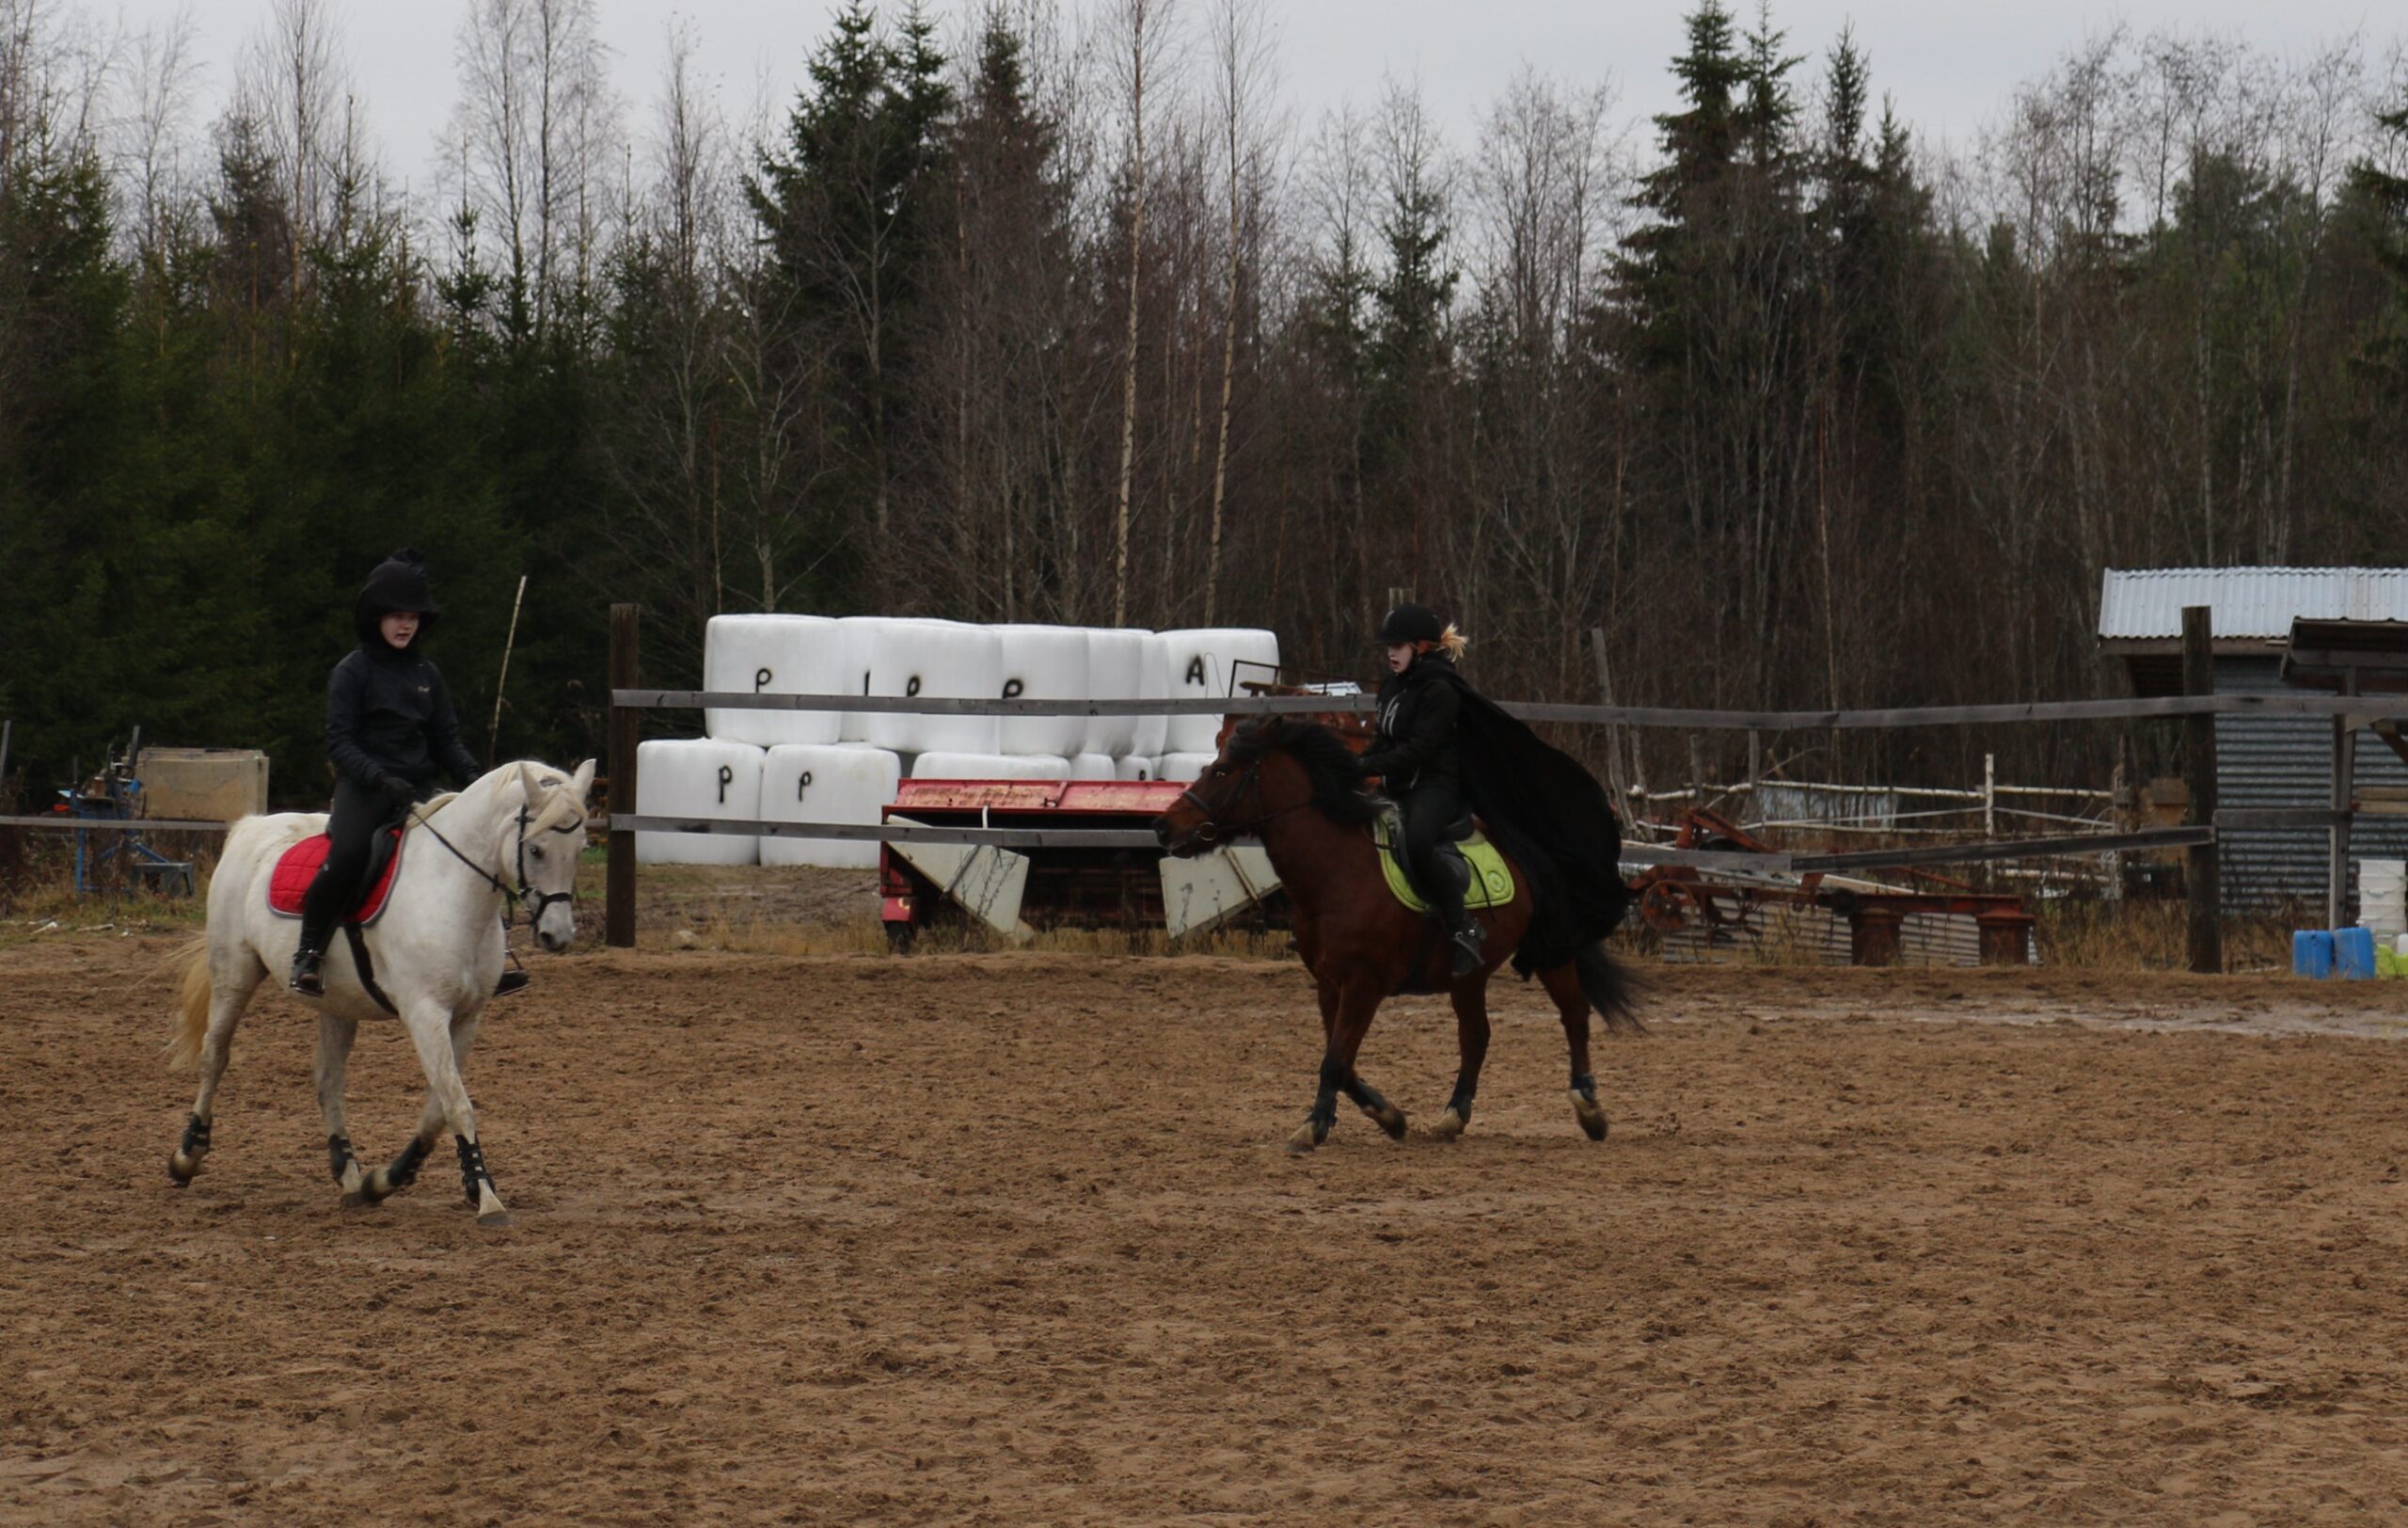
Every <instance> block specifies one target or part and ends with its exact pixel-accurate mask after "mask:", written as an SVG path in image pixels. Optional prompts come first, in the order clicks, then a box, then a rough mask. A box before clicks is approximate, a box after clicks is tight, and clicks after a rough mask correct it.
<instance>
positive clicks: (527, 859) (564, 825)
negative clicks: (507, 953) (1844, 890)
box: [517, 758, 594, 954]
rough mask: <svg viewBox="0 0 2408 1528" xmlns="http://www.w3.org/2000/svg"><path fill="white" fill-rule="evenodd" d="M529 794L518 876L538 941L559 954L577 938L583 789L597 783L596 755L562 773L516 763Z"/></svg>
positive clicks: (521, 838) (523, 785)
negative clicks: (574, 900) (576, 897)
mask: <svg viewBox="0 0 2408 1528" xmlns="http://www.w3.org/2000/svg"><path fill="white" fill-rule="evenodd" d="M518 785H519V788H520V789H521V790H523V791H524V792H525V793H526V797H527V826H526V830H525V832H524V834H523V835H522V836H521V837H520V845H521V849H520V852H519V856H518V859H519V863H518V867H517V868H518V878H519V882H520V883H521V885H523V886H524V887H525V889H526V892H527V900H528V903H529V908H530V916H531V921H532V922H533V923H534V925H535V941H536V943H538V944H540V945H542V946H543V947H545V948H546V949H547V950H550V951H552V952H553V953H554V954H558V953H559V952H560V951H562V950H564V949H566V948H568V947H569V946H571V945H573V944H575V943H576V942H577V914H576V913H575V912H574V911H573V910H572V908H571V905H570V901H569V899H570V898H571V897H572V896H573V895H574V894H575V893H576V890H577V866H578V859H579V857H580V856H582V855H583V853H584V852H585V794H586V792H587V791H589V790H591V789H593V788H594V760H592V759H590V758H589V759H587V760H586V761H585V762H584V763H582V764H580V765H578V767H577V772H576V773H575V774H573V775H569V776H566V777H565V778H563V777H562V775H561V774H560V773H559V772H557V771H546V772H538V771H537V769H536V767H535V766H534V765H532V764H524V763H522V764H520V765H519V766H518Z"/></svg>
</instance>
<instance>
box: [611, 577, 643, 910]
mask: <svg viewBox="0 0 2408 1528" xmlns="http://www.w3.org/2000/svg"><path fill="white" fill-rule="evenodd" d="M641 614H642V610H641V608H640V607H638V606H635V605H613V606H611V607H610V688H611V689H612V690H614V691H616V690H632V689H634V688H635V685H636V634H637V629H638V618H639V616H640V615H641ZM642 724H643V713H642V711H637V710H631V709H629V708H626V707H623V706H621V705H620V704H619V703H618V701H617V699H616V697H615V696H614V697H613V698H612V700H611V702H610V815H611V816H613V817H619V816H632V815H633V814H634V812H635V809H636V742H637V740H638V739H639V738H640V737H641V735H642ZM608 874H609V879H608V882H607V885H606V890H605V893H604V897H603V920H602V921H603V933H602V941H603V943H604V944H607V945H609V946H610V947H611V948H613V949H633V948H635V946H636V836H635V835H634V834H632V833H626V832H623V831H621V830H620V829H618V828H615V827H614V828H612V829H611V830H610V865H609V872H608Z"/></svg>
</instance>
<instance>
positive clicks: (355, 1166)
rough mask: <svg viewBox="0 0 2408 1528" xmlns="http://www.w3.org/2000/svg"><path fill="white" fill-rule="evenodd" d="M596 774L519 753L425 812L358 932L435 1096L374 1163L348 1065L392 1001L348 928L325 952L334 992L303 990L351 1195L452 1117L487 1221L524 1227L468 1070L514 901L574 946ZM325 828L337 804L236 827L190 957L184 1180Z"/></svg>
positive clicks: (410, 1154)
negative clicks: (354, 952) (364, 1163)
mask: <svg viewBox="0 0 2408 1528" xmlns="http://www.w3.org/2000/svg"><path fill="white" fill-rule="evenodd" d="M593 784H594V761H593V760H592V759H587V760H586V761H585V762H584V764H582V765H580V766H579V767H578V771H577V772H576V774H574V775H569V774H564V773H562V772H561V771H559V770H555V769H552V768H550V767H549V766H547V765H542V764H530V763H519V764H505V765H503V766H502V767H501V768H499V769H498V770H495V771H492V772H489V773H487V774H486V775H484V776H483V778H482V779H480V780H478V781H477V782H476V783H475V784H474V785H472V786H470V787H468V788H467V789H466V790H463V791H461V792H460V793H459V794H457V795H454V796H443V797H438V798H436V800H435V801H433V802H430V803H429V804H426V805H424V806H422V807H420V808H419V809H418V810H416V811H415V812H413V813H412V814H411V818H410V826H409V832H408V834H407V836H405V837H404V840H403V845H402V867H401V870H400V872H399V873H398V874H397V875H396V876H395V877H394V881H393V886H392V890H391V892H390V894H389V896H388V899H387V900H386V904H385V910H384V912H383V913H382V915H379V916H378V918H377V919H376V921H375V923H374V924H373V925H372V926H371V927H368V928H365V929H362V930H361V931H360V932H361V935H362V937H363V938H364V939H365V940H366V943H367V947H368V953H369V961H370V963H371V966H372V975H373V979H374V982H375V985H376V987H377V988H378V989H381V990H382V991H383V992H384V993H385V994H386V995H388V997H390V998H391V1000H392V1005H393V1008H394V1010H396V1011H398V1012H399V1014H400V1017H401V1021H402V1027H404V1029H406V1030H408V1031H409V1037H410V1043H412V1044H414V1045H416V1046H417V1047H418V1057H419V1061H420V1064H421V1065H422V1066H424V1067H425V1068H426V1083H427V1092H426V1107H425V1109H424V1111H423V1112H421V1113H420V1116H419V1122H418V1134H417V1135H416V1136H415V1137H414V1138H412V1139H411V1141H410V1143H409V1145H408V1146H406V1147H404V1149H403V1151H402V1154H400V1155H399V1156H397V1157H395V1158H393V1160H392V1162H391V1163H390V1164H388V1166H385V1167H381V1168H378V1169H376V1170H374V1171H372V1172H368V1173H364V1174H363V1173H362V1172H361V1171H360V1168H359V1160H358V1158H356V1157H355V1156H354V1155H352V1152H351V1140H350V1138H349V1137H348V1136H347V1135H346V1134H345V1133H344V1130H343V1112H342V1095H343V1068H344V1066H345V1065H346V1064H347V1063H348V1061H349V1060H350V1058H351V1043H352V1040H353V1037H354V1036H356V1034H357V1033H358V1030H359V1021H360V1020H362V1019H374V1018H378V1017H381V1016H383V1015H384V1014H385V1012H386V1010H385V1009H384V1008H382V1007H380V1006H379V1005H378V1003H377V1001H376V999H375V997H374V996H373V995H372V993H371V992H370V990H369V988H368V987H367V986H366V985H365V984H363V983H362V981H361V979H360V973H359V970H358V967H357V965H356V963H355V962H354V961H353V959H352V957H351V955H350V946H349V944H348V942H347V941H346V940H344V939H342V938H340V937H338V938H337V939H336V940H335V941H334V942H333V944H332V945H331V946H330V947H329V948H328V949H327V952H326V963H325V984H326V992H325V996H324V997H322V998H314V999H305V1000H306V1001H309V1002H310V1003H311V1004H312V1006H314V1007H315V1008H316V1009H317V1010H318V1106H319V1107H320V1108H321V1109H322V1110H324V1111H325V1117H326V1156H327V1160H328V1162H329V1164H330V1166H331V1167H332V1169H333V1171H334V1177H335V1182H336V1183H338V1184H340V1185H341V1186H342V1191H343V1194H344V1195H345V1197H346V1198H347V1199H348V1200H350V1201H352V1202H360V1203H369V1204H373V1203H375V1202H378V1201H381V1200H383V1199H386V1198H388V1196H390V1195H391V1194H393V1193H394V1192H395V1191H396V1190H399V1189H402V1188H404V1187H407V1186H409V1184H410V1183H411V1182H412V1181H413V1180H414V1179H416V1178H417V1176H418V1170H419V1165H420V1163H422V1162H423V1161H425V1160H426V1155H427V1153H428V1152H429V1151H430V1150H432V1149H433V1147H434V1145H435V1141H436V1137H437V1136H438V1135H439V1134H441V1132H442V1130H443V1128H444V1126H445V1125H446V1124H449V1125H450V1126H451V1129H452V1136H453V1137H454V1138H455V1140H456V1141H457V1144H458V1146H459V1152H460V1177H461V1183H462V1186H464V1187H465V1188H466V1190H467V1198H468V1202H469V1204H470V1205H472V1206H473V1207H474V1208H475V1209H476V1211H477V1223H478V1224H479V1225H487V1226H503V1225H508V1224H509V1223H510V1212H509V1211H508V1210H507V1209H506V1208H504V1207H503V1205H502V1202H501V1196H500V1195H499V1193H497V1192H495V1191H494V1186H493V1174H492V1173H490V1172H488V1171H487V1170H485V1162H484V1154H483V1152H482V1151H481V1150H480V1149H479V1148H478V1146H477V1115H476V1110H475V1108H474V1107H473V1106H471V1105H470V1104H469V1103H468V1090H467V1086H466V1085H465V1084H464V1083H462V1082H461V1080H460V1069H461V1068H462V1067H463V1066H465V1065H466V1064H467V1058H468V1046H469V1045H470V1043H473V1042H474V1041H475V1039H476V1035H477V1020H478V1017H479V1015H481V1014H482V1013H483V1011H484V1006H485V1000H486V999H487V998H488V997H490V996H491V995H493V990H494V984H495V983H496V982H497V981H498V980H499V979H500V978H501V969H502V959H503V946H502V926H501V905H502V900H503V899H504V898H505V896H510V895H515V896H518V897H520V898H523V899H525V900H526V901H527V902H528V904H529V909H530V911H529V917H530V920H531V922H532V923H533V924H534V928H535V938H536V940H537V942H538V943H540V944H541V945H542V946H543V947H545V948H546V949H548V950H555V951H558V950H562V949H566V948H567V947H569V945H570V944H571V943H573V942H574V941H575V939H576V936H577V922H576V916H575V915H574V914H573V913H572V912H571V910H570V898H571V895H572V893H573V891H574V890H575V887H576V883H577V863H578V853H579V852H581V851H582V850H583V849H584V848H585V793H586V791H587V790H588V789H590V788H592V786H593ZM325 826H326V819H325V814H324V813H320V812H282V813H278V814H277V815H275V816H272V817H249V818H245V819H243V820H241V821H239V822H237V823H235V824H234V827H233V830H232V831H231V832H230V833H229V834H228V835H227V836H226V852H225V854H224V856H223V857H222V858H221V859H219V861H218V862H217V872H216V874H215V875H214V876H213V877H212V878H211V880H210V883H209V922H208V933H207V936H206V937H205V939H204V940H203V941H202V942H201V944H200V946H199V947H198V948H196V949H195V950H194V951H193V952H192V954H191V956H190V958H189V960H188V961H187V962H186V963H185V965H184V970H183V1001H182V1010H183V1011H182V1027H180V1029H179V1030H178V1032H177V1034H176V1037H175V1039H174V1040H173V1041H172V1042H170V1043H169V1046H168V1050H169V1054H170V1056H171V1058H173V1060H174V1061H175V1062H176V1063H177V1064H178V1065H184V1066H189V1065H194V1064H198V1066H199V1068H200V1093H199V1096H198V1098H196V1099H194V1101H193V1106H192V1118H191V1119H190V1120H189V1121H188V1122H186V1123H185V1125H184V1133H183V1139H182V1142H181V1143H180V1144H179V1145H178V1147H177V1148H176V1153H175V1154H174V1155H173V1156H171V1157H169V1158H168V1160H167V1172H168V1175H169V1176H170V1177H172V1178H174V1179H175V1181H176V1183H177V1185H178V1186H183V1185H185V1184H188V1183H190V1182H192V1180H193V1178H194V1176H195V1175H196V1174H197V1173H198V1172H199V1171H200V1161H201V1158H202V1157H203V1156H205V1155H207V1154H208V1152H209V1121H210V1115H211V1113H212V1111H213V1109H214V1106H215V1101H216V1097H217V1083H218V1079H219V1078H221V1077H223V1076H224V1075H225V1074H226V1060H227V1052H228V1049H229V1047H230V1044H231V1043H232V1041H233V1037H234V1025H235V1023H236V1021H237V1020H239V1019H240V1018H241V1017H242V1014H243V1005H244V1004H246V1003H247V1002H249V1001H250V997H251V994H252V993H253V992H254V991H256V990H257V989H258V987H259V984H260V982H261V980H263V979H266V977H267V976H268V974H269V973H270V972H272V971H282V970H284V969H286V968H287V967H289V966H290V965H291V964H292V963H293V948H294V947H295V946H296V945H297V944H298V943H299V942H300V923H299V920H298V919H295V918H292V917H286V916H282V915H277V914H276V913H274V912H272V911H270V910H269V908H268V901H267V886H268V877H269V875H270V873H271V872H272V871H273V870H274V869H275V867H276V862H277V858H278V857H279V856H281V855H282V854H283V852H285V850H286V849H288V848H290V847H291V846H292V845H293V844H295V843H298V842H299V841H300V840H302V839H304V838H307V837H309V836H312V835H314V834H319V833H324V832H325Z"/></svg>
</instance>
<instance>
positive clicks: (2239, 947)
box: [2032, 898, 2305, 972]
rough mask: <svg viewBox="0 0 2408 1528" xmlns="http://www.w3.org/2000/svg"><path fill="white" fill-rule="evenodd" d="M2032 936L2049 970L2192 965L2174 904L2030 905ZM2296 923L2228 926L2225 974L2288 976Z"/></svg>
mask: <svg viewBox="0 0 2408 1528" xmlns="http://www.w3.org/2000/svg"><path fill="white" fill-rule="evenodd" d="M2032 907H2033V915H2034V917H2035V918H2036V924H2035V926H2034V928H2033V937H2034V938H2035V939H2036V940H2037V941H2038V942H2039V947H2040V959H2041V960H2042V961H2043V962H2045V963H2048V964H2050V965H2057V966H2068V967H2072V968H2075V969H2079V970H2086V971H2180V970H2185V969H2187V968H2188V967H2189V964H2190V909H2189V906H2188V904H2186V903H2183V902H2177V901H2158V900H2148V901H2141V900H2134V899H2125V900H2122V901H2106V900H2103V899H2092V898H2066V899H2057V900H2051V901H2036V902H2035V903H2033V904H2032ZM2295 926H2296V927H2305V924H2301V923H2298V922H2297V921H2296V920H2291V919H2281V918H2270V917H2249V918H2226V919H2225V920H2224V963H2225V969H2226V970H2227V971H2247V972H2264V971H2288V970H2289V969H2290V965H2291V935H2290V931H2291V929H2292V928H2293V927H2295Z"/></svg>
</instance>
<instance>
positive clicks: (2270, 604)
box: [2099, 567, 2408, 643]
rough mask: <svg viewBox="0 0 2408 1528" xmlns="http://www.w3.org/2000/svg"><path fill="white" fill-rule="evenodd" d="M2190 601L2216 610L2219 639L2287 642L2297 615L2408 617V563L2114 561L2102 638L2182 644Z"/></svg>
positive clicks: (2103, 603) (2102, 610) (2103, 592)
mask: <svg viewBox="0 0 2408 1528" xmlns="http://www.w3.org/2000/svg"><path fill="white" fill-rule="evenodd" d="M2185 605H2205V606H2207V607H2208V609H2209V610H2210V612H2212V615H2211V616H2210V629H2211V630H2212V632H2213V634H2214V636H2215V638H2216V640H2217V641H2219V642H2235V641H2249V640H2272V641H2282V640H2285V639H2288V638H2289V636H2290V631H2291V621H2292V619H2293V618H2294V617H2296V616H2307V617H2309V618H2311V619H2315V620H2328V621H2408V568H2402V567H2151V568H2119V567H2111V568H2109V569H2108V570H2107V573H2106V576H2105V579H2104V581H2103V582H2102V585H2101V587H2100V590H2099V641H2100V642H2102V643H2119V642H2179V641H2181V640H2182V607H2184V606H2185Z"/></svg>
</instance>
